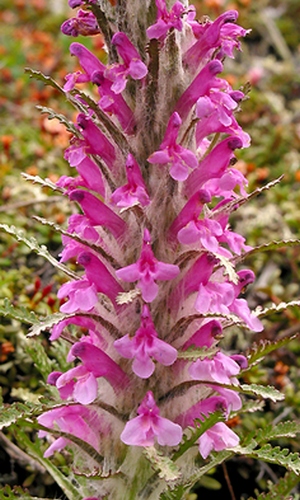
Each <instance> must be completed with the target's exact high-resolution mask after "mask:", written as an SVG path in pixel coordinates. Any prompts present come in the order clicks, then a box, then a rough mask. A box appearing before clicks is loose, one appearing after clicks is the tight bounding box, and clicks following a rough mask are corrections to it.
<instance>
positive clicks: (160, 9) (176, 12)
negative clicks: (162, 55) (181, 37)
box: [146, 0, 185, 40]
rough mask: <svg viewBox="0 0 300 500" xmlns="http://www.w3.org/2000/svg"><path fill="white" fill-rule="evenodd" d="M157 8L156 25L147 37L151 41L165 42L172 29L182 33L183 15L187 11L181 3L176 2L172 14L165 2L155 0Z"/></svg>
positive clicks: (163, 0) (149, 29) (151, 27)
mask: <svg viewBox="0 0 300 500" xmlns="http://www.w3.org/2000/svg"><path fill="white" fill-rule="evenodd" d="M155 3H156V8H157V20H156V23H155V24H152V26H150V27H149V28H148V29H147V30H146V33H147V37H148V38H149V39H150V40H151V39H153V38H157V39H160V40H164V39H165V38H166V35H167V33H168V31H169V30H170V29H171V28H175V29H177V30H178V31H182V28H183V22H182V19H181V17H182V14H183V12H184V11H185V8H184V6H183V5H182V3H181V2H178V1H177V2H175V3H174V5H173V7H172V8H171V10H170V12H168V10H167V7H166V2H165V0H155Z"/></svg>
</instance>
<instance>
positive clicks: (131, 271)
mask: <svg viewBox="0 0 300 500" xmlns="http://www.w3.org/2000/svg"><path fill="white" fill-rule="evenodd" d="M116 276H117V278H119V279H120V280H123V281H126V283H131V282H132V281H137V280H138V279H139V277H140V272H139V268H138V266H137V264H130V265H129V266H126V267H122V269H118V270H117V271H116Z"/></svg>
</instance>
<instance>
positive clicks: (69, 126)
mask: <svg viewBox="0 0 300 500" xmlns="http://www.w3.org/2000/svg"><path fill="white" fill-rule="evenodd" d="M36 108H37V109H38V110H39V111H41V113H46V114H47V115H48V120H53V119H55V118H56V119H57V120H58V121H59V122H60V123H62V124H63V125H64V126H65V127H66V129H67V130H68V132H70V133H71V134H73V135H76V136H77V137H80V133H79V132H78V129H77V128H76V127H75V125H74V124H73V123H72V122H70V121H69V120H68V119H67V118H66V117H65V116H64V115H61V114H60V113H57V112H56V111H54V109H51V108H47V107H45V106H36Z"/></svg>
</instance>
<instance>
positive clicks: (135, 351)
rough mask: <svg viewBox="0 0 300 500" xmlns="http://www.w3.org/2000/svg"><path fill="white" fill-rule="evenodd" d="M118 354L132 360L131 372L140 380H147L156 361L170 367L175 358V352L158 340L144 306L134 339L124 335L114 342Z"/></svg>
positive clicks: (146, 308) (148, 312) (148, 313)
mask: <svg viewBox="0 0 300 500" xmlns="http://www.w3.org/2000/svg"><path fill="white" fill-rule="evenodd" d="M114 346H115V348H116V350H117V351H118V353H119V354H120V355H121V356H124V358H128V359H132V358H134V361H133V364H132V370H133V371H134V373H135V374H136V375H137V376H138V377H141V378H149V377H150V376H151V375H152V373H153V372H154V369H155V364H154V363H153V361H152V358H154V359H155V360H156V361H158V362H159V363H161V364H162V365H165V366H170V365H172V364H173V363H174V361H175V360H176V358H177V350H176V349H175V348H174V347H172V346H170V345H169V344H167V343H166V342H164V341H163V340H160V339H159V338H158V334H157V332H156V330H155V327H154V324H153V321H152V319H151V316H150V311H149V308H148V306H146V305H144V307H143V312H142V317H141V326H140V328H139V329H138V330H137V331H136V332H135V335H134V337H132V336H130V335H125V336H124V337H122V338H121V339H118V340H116V341H115V342H114Z"/></svg>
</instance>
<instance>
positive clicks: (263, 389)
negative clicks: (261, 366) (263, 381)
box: [232, 384, 284, 403]
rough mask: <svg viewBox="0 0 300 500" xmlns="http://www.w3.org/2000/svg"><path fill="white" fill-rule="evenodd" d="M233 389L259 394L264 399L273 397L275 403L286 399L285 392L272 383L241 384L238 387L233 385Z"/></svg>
mask: <svg viewBox="0 0 300 500" xmlns="http://www.w3.org/2000/svg"><path fill="white" fill-rule="evenodd" d="M232 389H234V390H235V389H236V390H241V391H242V392H243V393H244V394H249V395H252V396H259V397H261V398H263V399H271V400H272V401H273V402H274V403H275V402H276V401H282V400H283V399H284V394H282V392H280V391H278V390H277V389H275V387H272V386H271V385H258V384H249V385H248V384H241V385H239V386H236V388H235V386H233V387H232Z"/></svg>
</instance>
